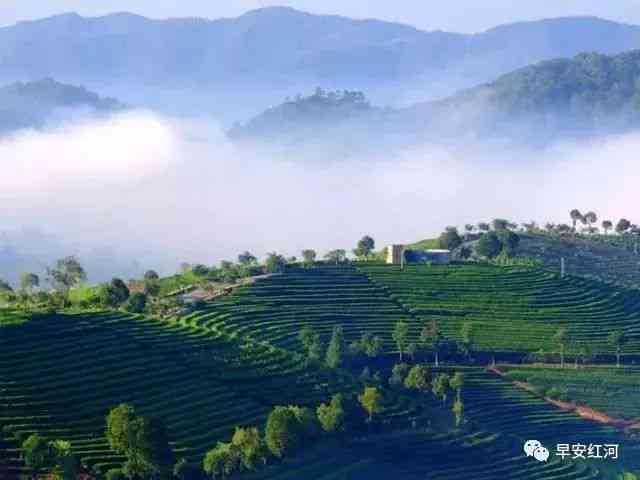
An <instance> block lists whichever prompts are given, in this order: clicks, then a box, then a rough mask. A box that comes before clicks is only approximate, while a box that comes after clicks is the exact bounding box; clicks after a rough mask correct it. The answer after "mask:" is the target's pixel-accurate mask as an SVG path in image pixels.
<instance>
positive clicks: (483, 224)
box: [478, 222, 491, 232]
mask: <svg viewBox="0 0 640 480" xmlns="http://www.w3.org/2000/svg"><path fill="white" fill-rule="evenodd" d="M490 229H491V226H490V225H489V224H488V223H486V222H480V223H478V230H480V231H481V232H488V231H489V230H490Z"/></svg>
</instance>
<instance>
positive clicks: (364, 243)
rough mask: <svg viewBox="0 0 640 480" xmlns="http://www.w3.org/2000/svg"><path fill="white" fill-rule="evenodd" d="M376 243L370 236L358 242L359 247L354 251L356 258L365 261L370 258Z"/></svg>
mask: <svg viewBox="0 0 640 480" xmlns="http://www.w3.org/2000/svg"><path fill="white" fill-rule="evenodd" d="M375 245H376V244H375V241H374V240H373V238H371V237H370V236H368V235H365V236H364V237H362V238H361V239H360V241H358V245H357V247H356V248H355V249H354V250H353V253H354V255H355V256H356V257H364V258H365V259H368V258H369V255H371V252H373V249H374V248H375Z"/></svg>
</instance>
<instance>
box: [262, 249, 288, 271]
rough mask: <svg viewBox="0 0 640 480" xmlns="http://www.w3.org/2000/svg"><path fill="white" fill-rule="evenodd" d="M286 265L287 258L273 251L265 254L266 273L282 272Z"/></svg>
mask: <svg viewBox="0 0 640 480" xmlns="http://www.w3.org/2000/svg"><path fill="white" fill-rule="evenodd" d="M286 265H287V260H286V259H285V258H284V257H283V256H282V255H278V254H277V253H275V252H271V253H269V254H267V261H266V270H267V273H282V272H284V269H285V267H286Z"/></svg>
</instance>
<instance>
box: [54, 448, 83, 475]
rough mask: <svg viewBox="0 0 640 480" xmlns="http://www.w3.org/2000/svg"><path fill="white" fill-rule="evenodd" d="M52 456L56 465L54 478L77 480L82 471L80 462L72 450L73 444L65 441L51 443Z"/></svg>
mask: <svg viewBox="0 0 640 480" xmlns="http://www.w3.org/2000/svg"><path fill="white" fill-rule="evenodd" d="M49 449H50V454H51V457H52V460H53V463H54V467H53V470H52V472H51V473H52V476H53V478H57V479H59V480H76V479H77V478H78V473H79V471H80V460H78V457H76V455H74V453H73V451H72V450H71V443H70V442H67V441H64V440H54V441H52V442H49Z"/></svg>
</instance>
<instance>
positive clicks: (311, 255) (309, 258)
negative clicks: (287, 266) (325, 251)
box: [302, 249, 317, 267]
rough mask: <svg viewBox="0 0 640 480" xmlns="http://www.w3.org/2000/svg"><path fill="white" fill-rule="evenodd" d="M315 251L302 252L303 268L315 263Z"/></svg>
mask: <svg viewBox="0 0 640 480" xmlns="http://www.w3.org/2000/svg"><path fill="white" fill-rule="evenodd" d="M316 256H317V254H316V251H315V250H311V249H306V250H303V251H302V260H303V262H304V264H305V266H307V267H309V266H311V265H313V264H314V262H315V261H316Z"/></svg>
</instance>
